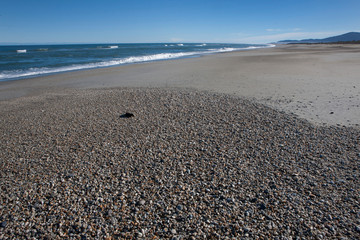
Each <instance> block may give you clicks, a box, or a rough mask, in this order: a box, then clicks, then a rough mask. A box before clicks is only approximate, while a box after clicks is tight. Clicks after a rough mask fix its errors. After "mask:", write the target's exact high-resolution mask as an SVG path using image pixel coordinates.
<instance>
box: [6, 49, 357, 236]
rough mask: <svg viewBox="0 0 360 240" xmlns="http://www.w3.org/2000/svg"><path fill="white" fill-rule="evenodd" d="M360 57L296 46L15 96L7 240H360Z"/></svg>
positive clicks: (116, 72)
mask: <svg viewBox="0 0 360 240" xmlns="http://www.w3.org/2000/svg"><path fill="white" fill-rule="evenodd" d="M358 58H359V53H358V48H357V47H354V46H346V47H342V46H318V45H317V46H281V47H278V48H274V49H262V50H256V51H246V52H245V51H244V52H236V53H228V54H218V55H212V56H205V57H201V58H192V59H181V60H174V61H166V62H153V63H146V64H136V65H129V66H122V67H116V68H109V69H97V70H91V71H81V72H72V73H64V74H57V75H53V76H47V77H41V78H34V79H27V80H20V81H14V82H8V83H1V84H0V85H1V87H0V88H1V93H0V96H1V97H2V99H5V100H3V101H0V110H1V111H0V112H1V115H0V134H1V135H0V203H1V204H0V239H27V238H34V239H135V238H138V239H232V238H234V239H276V238H279V239H280V238H281V239H359V238H360V222H359V219H360V207H359V206H360V205H359V201H360V199H359V195H360V187H359V186H360V182H359V179H360V173H359V161H360V144H359V141H360V131H359V129H358V126H357V125H355V124H357V123H358V121H359V118H358V114H359V111H358V105H356V104H358V103H359V93H358V91H357V90H358V89H359V86H358V85H356V84H357V82H358V80H357V79H358V76H359V70H358V69H357V64H358V63H359V59H358ZM99 88H101V89H99ZM263 103H266V104H267V105H269V106H266V105H265V104H263ZM283 110H284V111H283ZM330 111H331V112H333V113H332V114H331V112H330ZM340 111H342V112H340ZM127 112H128V113H131V114H133V116H132V115H131V114H128V115H129V116H132V117H130V118H126V117H124V116H126V115H124V114H125V113H127ZM339 112H340V113H341V114H340V113H339ZM295 114H297V115H299V116H300V117H303V118H305V119H302V118H299V117H298V116H296V115H295ZM316 115H317V116H316ZM314 116H316V117H317V118H315V117H314ZM312 117H313V118H315V119H314V120H312V119H311V118H312ZM307 119H308V120H311V121H308V120H307ZM347 120H349V122H348V121H347ZM313 123H316V124H313ZM323 123H325V124H329V126H322V125H323ZM343 124H346V125H347V126H348V127H345V126H337V125H343Z"/></svg>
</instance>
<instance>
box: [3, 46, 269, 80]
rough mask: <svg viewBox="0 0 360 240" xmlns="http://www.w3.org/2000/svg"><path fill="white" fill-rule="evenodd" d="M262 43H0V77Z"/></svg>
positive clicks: (202, 52)
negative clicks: (6, 44)
mask: <svg viewBox="0 0 360 240" xmlns="http://www.w3.org/2000/svg"><path fill="white" fill-rule="evenodd" d="M265 47H271V45H250V44H213V43H211V44H210V43H152V44H73V45H69V44H68V45H24V46H21V45H16V46H0V81H11V80H17V79H23V78H29V77H36V76H41V75H48V74H55V73H59V72H67V71H76V70H82V69H92V68H103V67H111V66H118V65H123V64H135V63H141V62H150V61H160V60H169V59H176V58H186V57H197V56H201V55H205V54H214V53H221V52H231V51H238V50H250V49H256V48H265Z"/></svg>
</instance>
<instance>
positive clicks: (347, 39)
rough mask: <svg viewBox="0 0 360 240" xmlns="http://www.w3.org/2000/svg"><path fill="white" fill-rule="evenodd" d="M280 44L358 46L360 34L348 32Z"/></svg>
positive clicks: (283, 41) (281, 42)
mask: <svg viewBox="0 0 360 240" xmlns="http://www.w3.org/2000/svg"><path fill="white" fill-rule="evenodd" d="M277 43H280V44H299V43H302V44H316V43H318V44H319V43H341V44H360V33H359V32H349V33H345V34H342V35H338V36H334V37H328V38H323V39H303V40H282V41H279V42H277Z"/></svg>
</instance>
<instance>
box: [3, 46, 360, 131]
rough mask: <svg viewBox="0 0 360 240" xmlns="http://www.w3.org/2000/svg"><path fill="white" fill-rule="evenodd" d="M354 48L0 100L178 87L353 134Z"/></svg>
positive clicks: (9, 86)
mask: <svg viewBox="0 0 360 240" xmlns="http://www.w3.org/2000/svg"><path fill="white" fill-rule="evenodd" d="M359 54H360V47H359V46H358V45H348V44H347V45H334V44H331V45H283V46H278V47H276V48H270V49H257V50H250V51H239V52H232V53H223V54H216V55H210V56H203V57H200V58H192V59H181V60H173V61H162V62H152V63H144V64H134V65H127V66H120V67H113V68H105V69H95V70H88V71H79V72H70V73H63V74H57V75H52V76H46V77H40V78H33V79H25V80H19V81H12V82H0V100H1V99H8V98H14V97H19V96H27V95H36V94H41V93H44V92H57V91H59V90H61V89H69V88H70V89H73V88H77V89H82V88H104V87H105V88H109V87H179V88H194V89H198V90H207V91H213V92H219V93H228V94H234V95H236V96H240V97H246V98H250V99H255V100H257V101H259V102H261V103H265V104H268V105H270V106H273V107H275V108H277V109H280V110H284V111H286V112H288V113H295V114H297V115H298V116H299V117H300V118H305V119H307V120H309V121H311V122H312V123H316V124H330V125H336V124H339V125H345V126H352V127H357V128H358V127H359V124H360V91H359V89H360V82H359V80H358V79H359V76H360V68H359V67H358V66H359V63H360V57H359Z"/></svg>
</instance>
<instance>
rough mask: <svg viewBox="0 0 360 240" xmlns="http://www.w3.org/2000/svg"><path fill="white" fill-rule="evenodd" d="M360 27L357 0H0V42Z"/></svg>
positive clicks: (260, 39)
mask: <svg viewBox="0 0 360 240" xmlns="http://www.w3.org/2000/svg"><path fill="white" fill-rule="evenodd" d="M350 31H359V32H360V0H128V1H125V0H96V1H95V0H47V1H45V0H31V1H30V0H1V4H0V44H9V43H20V44H21V43H23V44H25V43H26V44H36V43H38V44H45V43H47V44H49V43H150V42H155V43H157V42H208V43H210V42H212V43H269V42H275V41H279V40H285V39H304V38H324V37H329V36H334V35H339V34H343V33H346V32H350Z"/></svg>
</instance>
